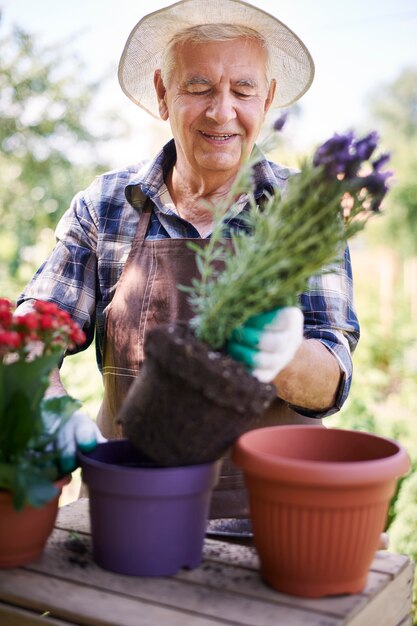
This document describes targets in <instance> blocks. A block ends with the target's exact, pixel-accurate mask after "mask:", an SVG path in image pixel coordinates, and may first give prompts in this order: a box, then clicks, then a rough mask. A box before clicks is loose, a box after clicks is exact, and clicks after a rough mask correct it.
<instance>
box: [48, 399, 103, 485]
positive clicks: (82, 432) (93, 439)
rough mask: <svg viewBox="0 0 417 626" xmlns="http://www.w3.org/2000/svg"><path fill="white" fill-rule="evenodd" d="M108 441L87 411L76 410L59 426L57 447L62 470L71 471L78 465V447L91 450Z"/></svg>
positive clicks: (82, 450) (82, 449)
mask: <svg viewBox="0 0 417 626" xmlns="http://www.w3.org/2000/svg"><path fill="white" fill-rule="evenodd" d="M105 441H107V439H106V438H105V437H103V435H102V434H101V432H100V430H99V428H98V426H97V424H96V423H95V421H94V420H92V419H91V417H89V416H88V415H87V414H86V413H83V412H82V411H75V413H73V414H72V415H71V417H70V418H69V419H68V420H67V421H65V422H64V424H63V425H62V426H61V427H60V428H59V430H58V433H57V438H56V448H57V450H58V454H59V464H60V467H61V470H62V472H64V473H65V474H67V473H70V472H72V471H74V470H75V468H76V467H77V465H78V464H77V449H80V450H81V452H90V450H93V449H94V448H95V447H96V445H97V444H98V443H104V442H105Z"/></svg>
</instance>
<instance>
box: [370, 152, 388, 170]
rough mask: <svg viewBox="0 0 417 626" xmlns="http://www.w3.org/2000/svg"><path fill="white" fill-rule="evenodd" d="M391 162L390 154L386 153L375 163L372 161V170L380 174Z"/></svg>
mask: <svg viewBox="0 0 417 626" xmlns="http://www.w3.org/2000/svg"><path fill="white" fill-rule="evenodd" d="M389 160H390V154H389V153H388V152H385V153H384V154H381V156H379V157H378V158H377V159H375V161H372V168H373V170H374V172H380V171H381V169H382V168H383V167H384V165H386V164H387V163H388V161H389Z"/></svg>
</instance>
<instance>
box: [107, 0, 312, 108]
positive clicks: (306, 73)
mask: <svg viewBox="0 0 417 626" xmlns="http://www.w3.org/2000/svg"><path fill="white" fill-rule="evenodd" d="M203 23H204V24H222V23H223V24H239V25H242V26H248V27H250V28H252V29H253V30H256V31H258V32H259V33H260V34H261V35H262V36H263V37H264V39H265V40H266V41H267V42H268V46H269V49H270V68H271V78H276V79H277V83H278V86H277V89H276V94H275V99H274V103H273V104H274V105H275V106H278V107H286V106H289V105H290V104H292V103H293V102H295V101H296V100H298V99H299V98H301V96H302V95H303V94H304V93H305V92H306V91H307V89H308V88H309V87H310V85H311V83H312V81H313V77H314V62H313V59H312V58H311V55H310V53H309V51H308V50H307V48H306V46H305V45H304V44H303V42H302V41H301V39H299V37H297V35H296V34H295V33H293V32H292V30H290V29H289V28H288V27H287V26H285V24H283V23H282V22H280V21H279V20H277V19H276V18H275V17H273V16H272V15H270V14H269V13H266V12H265V11H262V10H261V9H258V8H257V7H254V6H252V5H250V4H247V3H246V2H242V1H241V0H182V1H181V2H177V3H175V4H172V5H171V6H168V7H165V8H164V9H160V10H159V11H155V12H153V13H149V15H146V16H145V17H144V18H143V19H141V20H140V21H139V22H138V23H137V24H136V26H135V27H134V29H133V30H132V32H131V33H130V35H129V38H128V40H127V42H126V44H125V47H124V50H123V53H122V56H121V59H120V63H119V82H120V86H121V88H122V90H123V91H124V93H125V94H126V95H127V97H128V98H130V100H132V102H134V103H135V104H137V105H138V106H140V107H142V109H145V111H147V112H148V113H150V114H151V115H153V116H154V117H156V118H158V119H159V112H158V106H157V98H156V95H155V91H154V85H153V76H154V71H155V70H156V69H158V68H160V66H161V56H162V51H163V50H164V48H165V47H166V46H167V44H168V43H169V41H170V40H171V39H172V37H173V36H174V35H175V34H176V33H177V32H179V31H182V30H184V29H186V28H189V27H191V26H197V25H199V24H203Z"/></svg>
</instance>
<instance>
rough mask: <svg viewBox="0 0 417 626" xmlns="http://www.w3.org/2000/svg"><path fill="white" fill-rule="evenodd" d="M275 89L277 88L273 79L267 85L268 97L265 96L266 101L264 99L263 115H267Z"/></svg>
mask: <svg viewBox="0 0 417 626" xmlns="http://www.w3.org/2000/svg"><path fill="white" fill-rule="evenodd" d="M276 87H277V81H276V80H275V78H273V79H272V80H271V83H270V85H269V89H268V95H267V96H266V99H265V105H264V110H265V113H268V111H269V108H270V106H271V104H272V102H273V100H274V96H275V89H276Z"/></svg>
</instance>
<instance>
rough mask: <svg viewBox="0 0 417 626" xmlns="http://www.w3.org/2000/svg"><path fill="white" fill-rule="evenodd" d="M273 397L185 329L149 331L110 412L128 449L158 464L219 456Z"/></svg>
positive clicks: (171, 327) (271, 388)
mask: <svg viewBox="0 0 417 626" xmlns="http://www.w3.org/2000/svg"><path fill="white" fill-rule="evenodd" d="M275 397H276V390H275V387H274V386H273V385H271V384H264V383H260V382H259V381H258V380H257V379H256V378H254V377H253V376H252V375H251V374H250V373H249V372H248V371H247V370H246V369H245V367H244V366H243V365H242V364H240V363H238V362H236V361H235V360H233V359H232V358H230V357H229V356H227V355H225V354H222V353H220V352H215V351H212V350H210V349H209V348H208V346H207V345H206V344H205V343H204V342H201V341H198V340H196V338H195V336H194V334H193V333H192V331H191V329H190V328H189V326H188V325H187V324H181V323H177V324H169V325H164V326H158V327H156V328H154V329H152V330H151V331H150V332H149V333H148V335H147V337H146V341H145V363H144V365H143V367H142V370H141V372H140V374H139V376H138V377H137V379H136V380H135V381H134V382H133V384H132V386H131V388H130V390H129V393H128V395H127V397H126V400H125V402H124V404H123V406H122V408H121V411H120V413H119V415H118V421H119V422H120V423H121V424H122V427H123V432H124V435H125V436H126V437H127V438H128V439H129V440H130V441H131V442H132V443H133V445H134V446H135V447H136V448H137V449H139V450H140V451H142V452H143V453H144V454H146V455H147V456H149V457H150V458H152V459H153V460H155V461H157V462H159V463H161V464H163V465H191V464H195V463H206V462H211V461H214V460H216V459H218V458H220V457H221V456H222V455H223V454H224V453H225V452H226V451H227V449H228V448H229V447H230V446H231V445H232V444H233V442H234V441H235V439H236V438H237V437H238V436H239V435H240V434H242V433H243V432H245V431H247V430H250V429H252V428H256V427H257V426H259V425H260V422H261V417H262V415H263V413H264V412H265V411H266V409H267V408H268V407H269V405H270V404H271V403H272V401H273V400H274V398H275Z"/></svg>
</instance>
